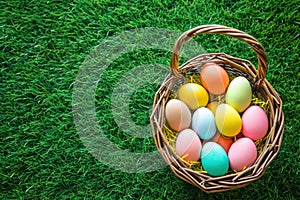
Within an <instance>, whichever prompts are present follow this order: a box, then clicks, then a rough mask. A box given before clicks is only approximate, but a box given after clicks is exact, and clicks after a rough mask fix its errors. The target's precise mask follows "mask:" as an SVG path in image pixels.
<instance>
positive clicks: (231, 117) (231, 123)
mask: <svg viewBox="0 0 300 200" xmlns="http://www.w3.org/2000/svg"><path fill="white" fill-rule="evenodd" d="M215 118H216V125H217V128H218V130H219V131H220V133H222V134H223V135H224V136H226V137H234V136H236V135H237V134H239V132H240V131H241V129H242V119H241V117H240V115H239V113H238V112H237V111H236V110H235V109H234V108H233V107H231V106H230V105H228V104H220V105H219V106H218V108H217V110H216V114H215Z"/></svg>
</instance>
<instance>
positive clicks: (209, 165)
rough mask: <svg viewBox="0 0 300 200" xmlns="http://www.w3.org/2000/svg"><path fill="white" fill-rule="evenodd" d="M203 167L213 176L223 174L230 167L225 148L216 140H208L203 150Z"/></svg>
mask: <svg viewBox="0 0 300 200" xmlns="http://www.w3.org/2000/svg"><path fill="white" fill-rule="evenodd" d="M201 163H202V166H203V169H204V170H205V171H207V173H208V174H210V175H212V176H222V175H224V174H226V172H227V171H228V168H229V160H228V156H227V154H226V152H225V150H224V149H223V148H222V147H221V146H220V145H219V144H217V143H215V142H207V143H205V144H204V145H203V147H202V151H201Z"/></svg>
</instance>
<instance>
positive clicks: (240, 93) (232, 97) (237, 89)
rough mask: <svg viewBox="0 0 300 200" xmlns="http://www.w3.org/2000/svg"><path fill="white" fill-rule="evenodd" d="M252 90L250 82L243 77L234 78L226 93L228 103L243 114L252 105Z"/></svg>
mask: <svg viewBox="0 0 300 200" xmlns="http://www.w3.org/2000/svg"><path fill="white" fill-rule="evenodd" d="M251 98H252V90H251V85H250V83H249V81H248V80H247V79H246V78H245V77H242V76H239V77H236V78H234V79H233V80H232V81H231V82H230V84H229V86H228V89H227V92H226V103H227V104H229V105H231V106H232V107H233V108H235V109H236V110H237V111H238V112H243V111H244V110H245V109H246V108H247V107H248V106H249V105H250V103H251Z"/></svg>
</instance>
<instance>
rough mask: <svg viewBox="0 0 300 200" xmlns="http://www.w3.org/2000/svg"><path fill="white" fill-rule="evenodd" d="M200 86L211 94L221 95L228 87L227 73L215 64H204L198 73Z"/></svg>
mask: <svg viewBox="0 0 300 200" xmlns="http://www.w3.org/2000/svg"><path fill="white" fill-rule="evenodd" d="M200 78H201V82H202V85H203V86H204V87H205V89H207V90H208V92H210V93H212V94H222V93H224V92H225V91H226V89H227V87H228V85H229V77H228V74H227V72H226V71H225V70H224V69H223V68H222V67H221V66H219V65H218V64H216V63H206V64H204V65H203V67H202V69H201V71H200Z"/></svg>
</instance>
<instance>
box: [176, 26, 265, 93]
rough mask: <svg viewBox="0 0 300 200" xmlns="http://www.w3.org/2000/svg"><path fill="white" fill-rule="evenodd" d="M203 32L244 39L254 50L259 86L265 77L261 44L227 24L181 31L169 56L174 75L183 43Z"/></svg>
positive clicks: (177, 71)
mask: <svg viewBox="0 0 300 200" xmlns="http://www.w3.org/2000/svg"><path fill="white" fill-rule="evenodd" d="M203 33H213V34H223V35H227V36H230V37H233V38H237V39H239V40H241V41H244V42H246V43H248V44H249V45H250V46H251V48H252V49H253V50H254V51H255V53H256V55H257V58H258V73H257V76H256V78H255V83H254V84H255V87H256V88H259V87H260V85H261V84H262V82H263V81H264V79H265V77H266V71H267V60H268V57H267V54H266V52H265V50H264V48H263V47H262V45H261V44H260V43H259V42H258V41H257V39H255V38H254V37H252V36H251V35H248V34H247V33H245V32H243V31H240V30H237V29H234V28H230V27H227V26H222V25H203V26H198V27H195V28H193V29H191V30H188V31H186V32H185V33H183V34H182V35H181V36H180V37H179V38H178V39H177V41H176V43H175V45H174V48H173V53H172V58H171V63H170V67H171V71H172V72H173V74H174V75H179V74H180V72H179V68H178V61H179V53H180V50H181V48H182V47H183V45H184V44H185V43H186V42H188V41H189V40H190V39H192V38H193V37H194V36H196V35H200V34H203Z"/></svg>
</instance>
